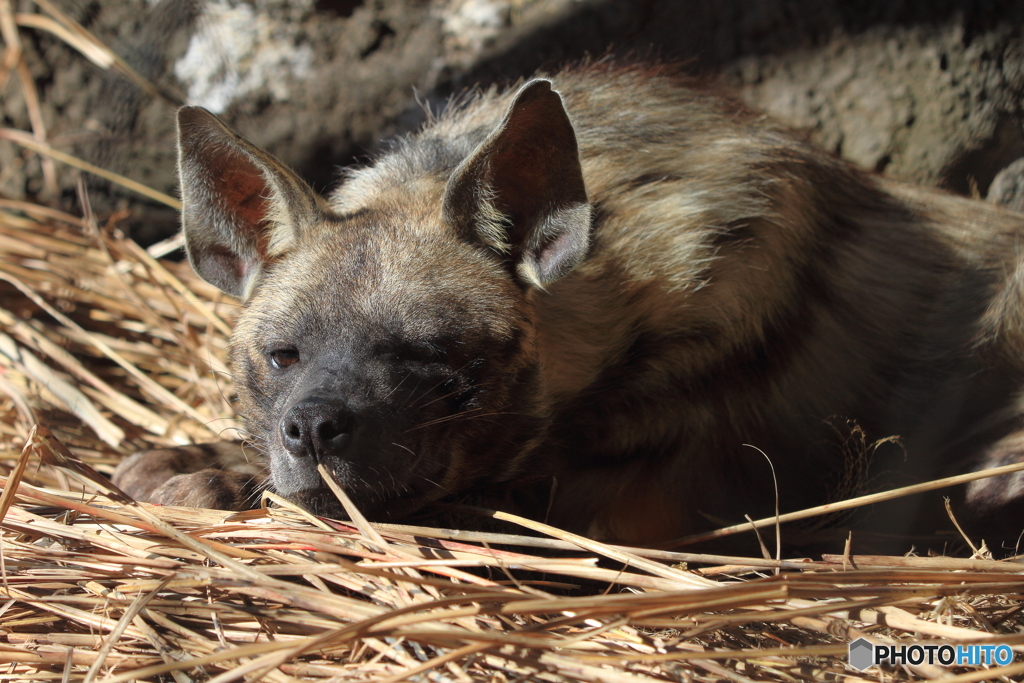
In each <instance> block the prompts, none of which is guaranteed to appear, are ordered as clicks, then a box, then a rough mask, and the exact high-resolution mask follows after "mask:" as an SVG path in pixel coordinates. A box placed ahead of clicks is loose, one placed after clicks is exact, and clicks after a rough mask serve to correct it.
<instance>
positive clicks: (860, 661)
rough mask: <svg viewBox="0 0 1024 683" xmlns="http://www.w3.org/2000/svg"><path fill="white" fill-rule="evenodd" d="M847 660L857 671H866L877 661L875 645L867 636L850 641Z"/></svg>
mask: <svg viewBox="0 0 1024 683" xmlns="http://www.w3.org/2000/svg"><path fill="white" fill-rule="evenodd" d="M846 661H847V662H849V664H850V666H852V667H853V668H854V669H856V670H857V671H864V670H865V669H867V668H868V667H870V666H871V665H872V664H874V663H875V646H874V645H872V644H871V643H870V642H868V641H867V639H865V638H858V639H857V640H855V641H853V642H852V643H850V649H849V650H848V653H847V657H846Z"/></svg>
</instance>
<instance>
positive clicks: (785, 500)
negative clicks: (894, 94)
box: [116, 65, 1024, 545]
mask: <svg viewBox="0 0 1024 683" xmlns="http://www.w3.org/2000/svg"><path fill="white" fill-rule="evenodd" d="M178 125H179V135H180V169H179V170H180V174H181V189H182V199H183V201H184V211H183V222H184V231H185V238H186V242H187V247H188V254H189V258H190V260H191V262H192V264H193V266H194V267H195V269H196V271H197V272H198V273H199V274H200V275H201V276H202V277H203V278H205V279H206V280H208V281H209V282H211V283H213V284H215V285H216V286H218V287H219V288H220V289H222V290H224V291H225V292H227V293H229V294H233V295H235V296H237V297H239V298H241V299H243V300H244V301H245V308H244V312H243V314H242V315H241V318H240V320H239V322H238V324H237V327H236V329H235V331H234V335H233V338H232V350H231V362H232V366H233V372H234V375H235V379H236V383H237V390H238V394H239V407H240V414H241V415H242V416H244V417H245V419H246V420H247V421H248V428H249V430H250V433H251V438H252V441H253V442H254V443H255V446H256V448H257V449H258V451H259V452H260V454H261V455H262V458H263V459H264V461H265V463H266V466H267V468H268V470H269V474H268V476H267V482H266V483H267V484H269V486H271V487H272V488H273V489H274V490H276V491H277V492H278V493H280V494H281V495H283V496H285V497H287V498H289V499H291V500H294V501H296V502H298V503H300V504H301V505H303V506H305V507H306V508H308V509H309V510H311V511H313V512H314V513H317V514H323V515H336V514H340V512H341V510H340V507H339V505H338V503H337V502H336V500H335V498H334V496H333V495H332V494H331V493H330V491H329V489H328V488H327V487H326V486H325V484H324V483H323V481H322V480H321V478H320V475H319V474H318V472H317V466H318V465H319V464H323V465H324V466H326V468H327V469H328V470H329V471H330V472H331V474H332V475H333V477H334V479H335V480H336V481H337V482H338V483H339V484H341V485H342V486H343V487H344V488H345V489H346V491H347V492H348V493H349V494H350V495H351V496H352V498H353V500H355V501H356V503H357V504H358V505H359V506H360V507H361V509H363V511H364V512H365V513H366V514H367V515H368V516H369V517H370V518H371V519H377V520H382V521H383V520H394V519H401V518H403V517H407V516H408V515H410V514H412V513H414V512H416V511H418V510H420V509H421V508H424V507H425V506H427V505H428V504H429V503H431V502H433V501H438V500H440V499H458V498H460V497H461V496H466V495H473V494H474V493H479V494H480V495H482V496H483V497H484V498H487V499H493V500H494V501H495V502H494V504H495V505H503V504H508V505H515V506H518V507H517V508H516V509H517V511H519V512H521V513H525V514H527V515H531V516H534V517H537V518H544V519H547V520H548V521H549V522H551V523H553V524H556V525H559V526H562V527H565V528H568V529H570V530H574V531H577V532H581V533H584V534H587V535H590V536H593V537H597V538H602V539H607V540H614V541H623V542H630V543H656V542H659V541H665V540H667V539H671V538H674V537H678V536H681V535H684V534H687V533H691V532H694V531H698V530H702V529H707V528H710V527H713V526H715V525H718V524H722V523H730V522H737V521H742V520H743V518H744V517H743V516H744V515H751V516H752V517H754V518H757V517H762V516H767V515H770V514H771V513H772V512H773V511H774V509H775V501H776V494H778V499H779V502H780V504H781V506H782V509H783V511H785V510H787V509H797V508H800V507H804V506H808V505H812V504H817V503H821V502H826V501H827V500H829V499H831V498H835V497H837V496H840V495H843V494H844V493H853V492H856V490H857V487H858V485H859V486H860V489H861V490H864V489H865V488H883V487H890V486H896V485H901V484H907V483H912V482H916V481H921V480H926V479H930V478H934V477H937V476H942V475H946V474H952V473H959V472H965V471H971V470H976V469H979V468H985V467H988V466H993V465H998V464H1005V463H1011V462H1016V461H1018V460H1020V459H1022V457H1021V456H1022V453H1024V431H1022V426H1024V422H1022V403H1021V400H1020V396H1021V394H1020V390H1021V387H1022V386H1024V384H1022V378H1024V335H1022V320H1024V317H1022V316H1024V308H1022V302H1021V293H1022V287H1024V271H1022V269H1021V267H1020V262H1021V245H1022V244H1024V241H1022V239H1021V238H1022V236H1024V235H1022V228H1024V223H1022V219H1021V217H1020V216H1018V215H1016V214H1012V213H1009V212H1002V211H999V210H997V209H994V208H990V207H987V206H983V205H981V204H979V203H977V202H971V201H968V200H965V199H960V198H956V197H953V196H949V195H945V194H940V193H936V192H931V191H925V190H919V189H914V188H911V187H908V186H903V185H900V184H897V183H895V182H893V181H889V180H885V179H883V178H880V177H877V176H873V175H870V174H866V173H863V172H861V171H859V170H857V169H855V168H852V167H851V166H850V165H848V164H846V163H844V162H842V161H840V160H837V159H835V158H834V157H833V156H831V155H829V154H827V153H825V152H822V151H820V150H818V149H816V148H815V147H813V146H812V145H810V144H808V143H807V142H806V141H805V140H804V139H803V138H802V137H800V136H799V135H796V134H794V133H793V132H791V131H788V130H787V129H785V128H784V127H782V126H780V125H777V124H775V123H772V122H771V121H769V120H766V119H765V118H764V117H762V116H760V115H758V114H754V113H751V112H748V111H746V110H744V109H743V108H742V107H741V106H740V105H738V104H736V103H735V102H733V101H730V100H727V99H723V98H721V97H719V96H716V95H713V94H711V93H708V92H706V91H704V90H701V89H699V88H694V87H690V86H689V85H688V84H687V82H686V81H685V79H684V78H682V77H680V76H678V75H677V74H675V73H673V72H671V70H669V69H666V68H660V67H659V68H654V67H626V68H623V67H614V66H608V65H600V66H590V67H583V68H579V69H576V70H570V71H566V72H563V73H559V74H557V75H555V76H553V77H551V78H550V80H547V79H537V80H532V81H530V82H528V83H526V84H525V85H523V86H522V87H519V88H517V89H515V90H514V91H510V92H505V93H495V92H491V93H487V94H482V95H480V96H478V97H476V98H475V99H473V100H472V101H471V102H468V103H465V104H463V105H461V106H456V107H452V111H449V112H447V113H445V114H444V115H443V116H441V117H440V118H439V119H437V120H433V121H431V122H430V123H429V124H428V125H426V126H425V127H424V129H423V130H422V131H421V132H419V133H417V134H415V135H412V136H409V137H407V138H405V139H402V140H399V141H398V142H396V143H395V144H394V145H393V147H392V148H391V149H390V151H388V152H387V153H385V154H383V155H382V156H380V158H378V159H377V160H376V161H375V162H374V163H373V164H372V165H369V166H367V167H365V168H359V169H355V170H350V171H348V172H347V176H346V178H345V180H344V182H343V183H342V184H341V187H340V188H339V189H337V190H336V191H335V192H334V193H333V194H332V195H331V196H330V198H329V199H326V200H325V199H322V198H321V197H319V196H317V195H316V194H315V193H314V192H313V191H311V190H310V188H309V187H308V186H307V185H306V184H305V183H304V182H303V181H302V180H300V179H299V178H298V177H297V176H296V175H295V174H294V173H293V172H291V171H290V170H288V169H287V168H285V167H284V166H283V165H282V164H281V163H279V162H278V161H276V160H275V159H274V158H273V157H271V156H270V155H268V154H266V153H265V152H262V151H260V150H258V149H256V148H255V147H253V146H252V145H250V144H249V143H247V142H246V141H244V140H242V139H241V138H240V137H238V136H237V135H236V134H235V133H233V132H232V131H231V130H229V129H228V128H226V127H225V126H224V125H223V124H222V123H221V122H220V121H219V120H218V119H216V118H215V117H214V116H212V115H211V114H209V113H208V112H206V111H204V110H202V109H200V108H197V107H186V108H184V109H182V110H181V111H180V112H179V115H178ZM890 436H898V437H899V439H898V441H888V442H884V443H879V444H876V445H875V446H872V445H871V444H872V443H873V442H876V441H878V440H882V439H885V438H886V437H890ZM751 447H756V448H757V449H760V450H761V451H763V453H764V455H766V456H767V460H766V459H765V457H764V456H763V455H761V454H759V453H758V452H757V451H756V450H754V449H753V448H751ZM221 455H223V453H222V452H221V451H217V452H216V453H214V452H213V451H211V447H206V448H205V449H193V450H192V451H184V452H183V451H176V450H171V451H154V452H148V453H143V454H140V455H136V456H134V457H133V458H132V459H129V460H128V461H126V463H125V464H124V465H123V466H122V467H121V468H119V470H118V473H117V475H116V481H119V482H120V483H121V484H122V485H124V486H125V487H126V488H127V489H128V492H129V493H133V494H136V495H139V496H141V497H143V498H148V499H150V500H153V501H155V502H161V503H166V504H171V503H192V504H202V505H220V506H225V507H238V506H242V505H245V504H249V503H251V502H252V501H253V494H254V492H255V491H256V490H257V489H258V487H259V485H260V482H259V478H260V477H259V475H257V474H254V473H253V472H252V471H248V470H244V469H243V470H241V471H240V470H239V469H238V468H236V467H235V466H234V465H233V464H232V463H230V462H228V463H226V464H225V463H222V462H220V460H219V458H220V457H221ZM769 461H770V463H769ZM773 472H774V476H773ZM174 474H177V476H173V475H174ZM1022 499H1024V477H1022V476H1021V475H1019V474H1018V475H1006V476H1003V477H1001V478H998V479H990V480H986V481H984V482H982V483H976V484H973V485H970V486H968V487H965V488H964V489H963V490H961V491H960V493H959V494H958V497H957V498H956V500H955V503H954V510H955V511H956V512H957V514H958V517H959V518H960V520H961V522H968V523H973V524H974V525H975V526H973V527H971V528H972V529H974V530H977V531H979V533H982V535H983V536H984V537H985V538H986V539H987V540H988V541H989V543H990V545H991V544H993V543H999V542H1008V543H1011V544H1012V543H1014V542H1016V538H1017V535H1018V534H1019V533H1020V532H1021V531H1022V530H1024V505H1022V502H1021V501H1022ZM927 507H929V508H930V507H933V506H932V504H931V503H928V504H927ZM938 508H941V504H940V505H939V506H937V507H936V509H938ZM943 514H945V513H943ZM883 519H884V524H885V528H886V530H888V531H892V532H903V531H907V530H909V529H911V528H918V529H920V528H922V525H924V526H925V530H928V531H930V530H932V529H933V527H931V526H928V525H930V524H931V521H928V522H922V520H926V519H928V517H927V515H924V514H922V511H921V510H918V509H915V507H914V506H912V505H904V506H902V507H900V508H898V509H896V510H895V511H891V512H889V513H886V514H885V515H883Z"/></svg>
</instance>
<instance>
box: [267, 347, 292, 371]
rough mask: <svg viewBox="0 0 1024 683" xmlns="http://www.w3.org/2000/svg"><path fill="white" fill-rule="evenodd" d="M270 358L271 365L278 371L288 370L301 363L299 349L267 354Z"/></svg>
mask: <svg viewBox="0 0 1024 683" xmlns="http://www.w3.org/2000/svg"><path fill="white" fill-rule="evenodd" d="M267 355H268V356H269V357H270V365H271V367H273V368H275V369H276V370H280V369H282V368H287V367H288V366H290V365H295V364H296V363H298V362H299V350H298V349H274V350H273V351H271V352H270V353H268V354H267Z"/></svg>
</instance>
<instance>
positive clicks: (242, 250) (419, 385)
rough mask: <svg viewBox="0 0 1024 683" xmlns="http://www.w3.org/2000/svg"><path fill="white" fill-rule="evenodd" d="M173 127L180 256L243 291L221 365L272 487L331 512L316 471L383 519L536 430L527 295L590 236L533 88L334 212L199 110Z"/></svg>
mask: <svg viewBox="0 0 1024 683" xmlns="http://www.w3.org/2000/svg"><path fill="white" fill-rule="evenodd" d="M179 127H180V134H181V144H180V149H181V156H180V171H181V177H182V194H183V199H184V204H185V209H184V225H185V236H186V240H187V246H188V251H189V257H190V259H191V261H192V263H193V265H194V267H195V268H196V270H197V272H199V273H200V274H201V275H202V276H203V277H205V278H206V279H207V280H209V281H210V282H212V283H214V284H216V285H218V286H219V287H221V288H222V289H223V290H225V291H227V292H229V293H232V294H235V295H238V296H241V297H243V298H245V299H246V300H247V305H246V308H245V312H244V314H243V315H242V317H241V319H240V321H239V323H238V326H237V328H236V330H235V333H234V336H233V343H232V363H233V370H234V373H235V376H236V379H237V384H238V391H239V396H240V404H241V413H242V414H243V415H244V416H245V417H246V418H247V419H248V421H249V425H250V431H251V432H252V434H253V436H254V438H255V440H256V441H257V444H258V445H259V447H260V449H261V451H262V452H263V453H264V454H265V455H266V456H268V458H269V464H270V472H271V483H272V485H273V487H274V488H275V489H276V490H277V491H278V492H279V493H280V494H282V495H284V496H285V497H287V498H289V499H292V500H295V501H296V502H298V503H300V504H302V505H304V506H305V507H307V508H309V509H310V510H313V511H314V512H317V513H320V514H332V513H337V512H339V506H338V503H337V502H336V500H335V499H334V496H333V495H332V494H331V493H330V491H329V489H328V488H327V487H326V485H325V484H324V482H322V480H321V477H320V474H319V473H318V465H321V464H322V465H324V466H326V467H327V469H328V470H329V471H330V472H331V474H332V475H333V477H334V479H335V480H336V481H337V482H338V483H339V484H341V485H342V486H343V487H344V488H345V489H346V490H347V491H348V492H349V493H350V494H351V495H352V497H353V498H354V500H355V501H356V502H357V503H358V504H359V505H360V506H361V507H362V508H363V509H364V511H366V512H367V513H368V514H370V515H372V516H373V517H375V518H378V519H381V518H391V517H400V516H402V515H406V514H408V513H409V512H411V511H413V510H415V509H416V508H418V507H420V506H422V505H423V504H425V503H426V502H429V501H430V500H434V499H437V498H439V497H441V496H443V495H447V494H450V493H453V492H458V491H460V490H463V489H464V488H466V487H467V486H468V485H470V484H472V483H475V482H479V481H481V480H483V479H487V478H489V477H490V478H492V479H496V478H499V477H507V476H508V474H509V470H510V468H514V466H515V462H516V460H517V456H518V455H520V454H522V453H523V452H525V451H527V450H528V449H529V444H530V442H531V440H532V439H535V438H536V437H537V435H538V434H540V432H541V431H542V428H543V426H544V424H543V423H544V417H543V415H544V410H543V403H544V400H543V398H542V396H541V393H540V386H539V382H538V376H539V375H538V360H537V357H536V351H535V348H534V336H535V335H534V329H533V321H532V320H531V314H530V307H529V305H528V299H529V297H530V296H531V292H530V290H531V289H532V288H536V287H543V286H544V285H545V284H547V283H548V282H551V281H552V280H554V279H556V278H557V277H559V276H560V275H561V274H563V273H565V272H567V271H568V270H569V269H571V268H572V266H573V265H575V263H576V262H577V261H579V260H580V259H581V258H582V256H583V254H584V253H585V252H586V249H587V246H588V237H589V222H590V220H589V206H588V205H587V203H586V194H585V191H584V189H583V181H582V176H581V172H580V167H579V161H578V155H577V151H576V146H575V145H576V143H575V137H574V135H573V131H572V127H571V125H570V124H569V121H568V118H567V117H566V115H565V112H564V110H563V109H562V105H561V100H560V98H559V96H558V95H557V94H556V93H554V92H552V91H551V89H550V86H549V84H548V82H547V81H534V82H533V83H531V84H529V85H527V86H526V87H524V88H523V90H522V91H521V92H520V93H519V95H518V96H517V97H516V98H515V100H514V102H513V103H512V104H511V106H510V107H509V109H508V111H507V112H506V115H505V117H504V119H503V120H502V121H501V123H500V124H499V125H498V126H497V127H496V128H494V129H493V130H492V131H490V133H489V134H487V131H486V130H484V131H482V134H481V135H480V136H479V138H478V140H477V141H476V146H475V148H474V149H471V150H469V152H470V153H468V154H465V153H464V154H462V155H459V154H444V153H442V154H440V157H439V158H432V159H430V160H424V163H425V168H429V172H424V173H422V174H420V175H419V176H418V177H416V178H414V179H406V178H400V179H396V180H394V181H393V182H391V183H389V182H387V181H388V179H387V178H383V179H378V181H377V182H376V183H375V187H376V188H377V191H376V192H374V193H366V194H364V195H360V196H359V198H358V201H356V202H353V201H351V200H349V201H345V200H343V199H340V198H339V200H338V201H337V202H336V203H335V205H327V204H326V203H325V202H323V201H322V200H321V199H320V198H318V197H317V196H316V195H315V194H314V193H313V192H312V191H310V190H309V188H308V187H306V186H305V185H304V184H303V183H302V181H301V180H299V179H298V178H297V177H296V176H295V175H294V174H293V173H291V172H290V171H289V170H287V169H286V168H284V167H283V166H282V165H281V164H279V163H278V162H277V161H275V160H274V159H273V158H271V157H269V156H268V155H266V154H265V153H263V152H260V151H259V150H257V149H255V148H254V147H252V146H251V145H249V144H248V143H246V142H245V141H243V140H242V139H240V138H238V137H237V136H236V135H235V134H234V133H232V132H231V131H229V130H228V129H227V128H225V127H224V126H223V125H222V124H221V123H220V122H219V121H217V119H216V118H214V117H213V116H212V115H210V114H209V113H207V112H205V111H203V110H201V109H198V108H186V109H183V110H182V111H181V113H180V115H179ZM460 156H461V158H460ZM448 158H450V159H451V161H450V162H448V165H447V167H446V159H448Z"/></svg>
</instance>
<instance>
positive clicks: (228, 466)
mask: <svg viewBox="0 0 1024 683" xmlns="http://www.w3.org/2000/svg"><path fill="white" fill-rule="evenodd" d="M265 480H266V464H265V463H264V461H263V458H262V456H260V455H259V454H258V453H257V452H256V451H255V449H252V448H249V449H244V448H243V447H242V444H240V443H237V442H230V441H221V442H215V443H204V444H196V445H193V446H179V447H175V448H158V449H155V450H151V451H141V452H139V453H135V454H133V455H130V456H129V457H127V458H125V459H124V460H122V461H121V464H119V465H118V466H117V469H116V470H115V471H114V476H113V477H112V481H113V482H114V484H115V485H116V486H118V487H119V488H120V489H121V490H122V491H124V492H125V493H127V494H128V495H130V496H131V497H132V498H134V499H135V500H139V501H143V502H146V503H157V504H160V505H181V506H185V507H198V508H211V509H214V510H248V509H250V508H252V507H254V506H255V504H256V502H257V499H258V498H257V497H258V494H259V491H260V490H261V489H262V488H263V485H264V482H265Z"/></svg>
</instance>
